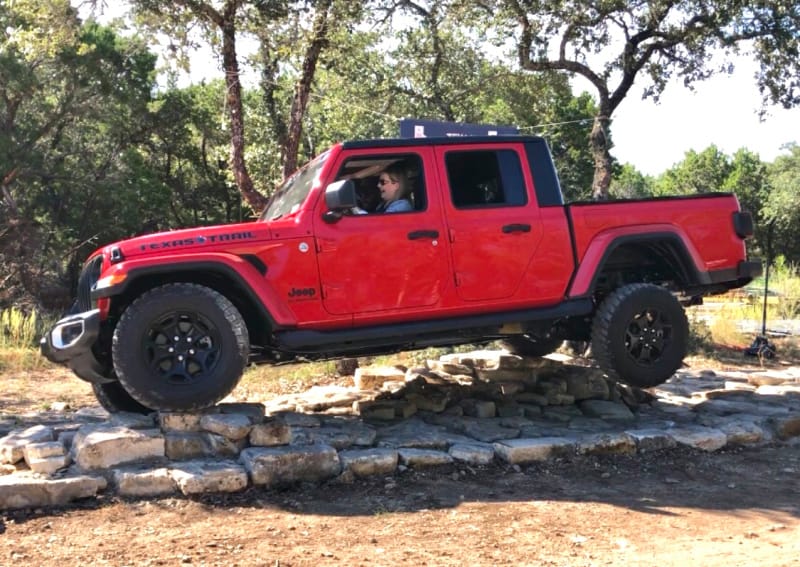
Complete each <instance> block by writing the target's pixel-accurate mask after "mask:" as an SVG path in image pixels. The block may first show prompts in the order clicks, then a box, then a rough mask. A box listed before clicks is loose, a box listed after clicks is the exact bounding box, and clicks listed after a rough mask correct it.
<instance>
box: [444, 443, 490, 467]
mask: <svg viewBox="0 0 800 567" xmlns="http://www.w3.org/2000/svg"><path fill="white" fill-rule="evenodd" d="M447 452H448V453H449V454H450V456H451V457H453V460H455V461H458V462H461V463H467V464H469V465H488V464H490V463H491V462H492V461H494V447H492V445H490V444H488V443H474V444H472V443H456V444H454V445H453V446H452V447H450V449H449V450H448V451H447Z"/></svg>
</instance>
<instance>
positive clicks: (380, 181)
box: [378, 179, 397, 187]
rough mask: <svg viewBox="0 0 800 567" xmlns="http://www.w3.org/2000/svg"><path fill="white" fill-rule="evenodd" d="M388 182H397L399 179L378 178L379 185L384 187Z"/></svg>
mask: <svg viewBox="0 0 800 567" xmlns="http://www.w3.org/2000/svg"><path fill="white" fill-rule="evenodd" d="M387 183H397V181H392V180H391V179H379V180H378V185H380V186H381V187H383V186H384V185H386V184H387Z"/></svg>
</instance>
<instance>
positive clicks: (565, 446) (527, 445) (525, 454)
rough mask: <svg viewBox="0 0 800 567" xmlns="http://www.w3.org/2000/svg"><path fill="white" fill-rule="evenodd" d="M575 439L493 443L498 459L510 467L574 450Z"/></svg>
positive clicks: (521, 440) (513, 440) (512, 440)
mask: <svg viewBox="0 0 800 567" xmlns="http://www.w3.org/2000/svg"><path fill="white" fill-rule="evenodd" d="M575 443H576V440H575V439H571V438H569V437H540V438H538V439H509V440H506V441H498V442H497V443H494V445H493V446H494V451H495V453H496V454H497V456H498V457H500V458H501V459H503V460H504V461H506V462H507V463H510V464H512V465H516V464H523V463H531V462H535V461H546V460H547V459H549V458H550V457H552V456H554V455H557V454H564V453H569V452H572V451H574V450H575Z"/></svg>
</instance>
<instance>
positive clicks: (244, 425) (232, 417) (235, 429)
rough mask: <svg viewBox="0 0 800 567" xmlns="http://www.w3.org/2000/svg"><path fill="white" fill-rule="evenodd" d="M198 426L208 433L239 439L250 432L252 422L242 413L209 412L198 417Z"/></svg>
mask: <svg viewBox="0 0 800 567" xmlns="http://www.w3.org/2000/svg"><path fill="white" fill-rule="evenodd" d="M200 427H201V428H202V429H203V430H204V431H208V432H209V433H216V434H217V435H222V436H223V437H225V438H226V439H230V440H231V441H239V440H241V439H244V438H245V437H247V436H248V435H249V434H250V430H251V429H252V428H253V423H252V421H251V420H250V418H249V417H247V416H246V415H242V414H210V415H204V416H203V417H202V418H201V419H200Z"/></svg>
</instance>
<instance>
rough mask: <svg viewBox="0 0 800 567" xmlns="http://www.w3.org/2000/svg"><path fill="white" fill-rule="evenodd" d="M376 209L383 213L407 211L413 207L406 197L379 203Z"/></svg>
mask: <svg viewBox="0 0 800 567" xmlns="http://www.w3.org/2000/svg"><path fill="white" fill-rule="evenodd" d="M384 207H385V208H384ZM378 210H379V211H380V212H384V213H407V212H410V211H413V210H414V207H413V206H412V205H411V201H409V200H408V199H398V200H397V201H392V202H391V203H389V204H388V205H381V207H378Z"/></svg>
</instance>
